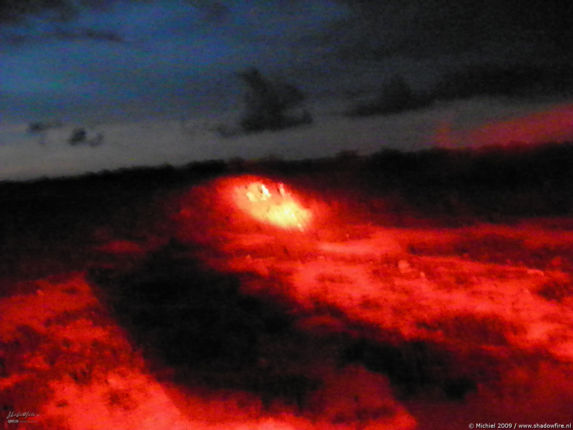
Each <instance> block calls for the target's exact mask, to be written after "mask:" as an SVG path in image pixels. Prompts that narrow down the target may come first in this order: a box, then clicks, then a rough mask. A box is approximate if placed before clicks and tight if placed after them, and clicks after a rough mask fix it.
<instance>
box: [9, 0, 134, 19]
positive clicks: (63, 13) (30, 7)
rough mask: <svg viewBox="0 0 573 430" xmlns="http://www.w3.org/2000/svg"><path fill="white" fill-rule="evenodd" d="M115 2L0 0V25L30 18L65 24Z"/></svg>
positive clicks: (94, 0) (111, 0)
mask: <svg viewBox="0 0 573 430" xmlns="http://www.w3.org/2000/svg"><path fill="white" fill-rule="evenodd" d="M134 1H135V0H134ZM139 1H143V0H139ZM116 2H117V0H79V1H74V0H0V24H20V23H23V22H24V21H25V20H26V18H28V17H32V16H41V17H44V18H47V19H49V20H53V21H62V22H65V21H70V20H71V19H73V18H75V17H77V16H78V14H79V13H80V12H81V11H82V10H83V9H92V10H102V9H105V8H107V7H109V6H110V5H111V4H113V3H116Z"/></svg>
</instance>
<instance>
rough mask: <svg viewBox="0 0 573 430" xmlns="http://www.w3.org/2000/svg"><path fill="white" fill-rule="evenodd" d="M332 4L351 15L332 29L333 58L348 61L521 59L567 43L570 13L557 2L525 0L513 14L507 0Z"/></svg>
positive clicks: (560, 49) (349, 0)
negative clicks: (335, 38) (336, 37)
mask: <svg viewBox="0 0 573 430" xmlns="http://www.w3.org/2000/svg"><path fill="white" fill-rule="evenodd" d="M337 1H338V2H340V3H342V4H344V5H346V6H348V7H349V9H350V10H351V11H352V13H351V14H350V15H349V16H348V17H347V18H345V19H344V20H343V23H342V24H341V23H339V24H338V28H337V30H338V31H341V30H342V31H344V33H345V34H344V33H343V34H342V36H343V37H345V38H346V43H343V44H341V49H340V50H339V54H340V55H341V56H342V57H344V58H349V59H364V58H366V59H382V58H384V57H385V56H389V55H397V54H401V55H404V54H406V55H411V56H420V57H425V56H434V55H437V54H445V53H450V54H452V53H458V54H459V53H464V52H473V53H475V54H480V55H486V54H494V53H496V52H507V51H512V53H513V54H514V55H520V54H522V55H527V53H531V52H535V53H538V54H542V53H544V50H545V53H546V54H556V53H563V54H568V52H569V49H568V47H569V46H571V44H572V43H573V37H572V36H573V32H572V28H571V25H570V23H569V22H568V19H567V18H566V17H570V16H571V15H572V14H573V5H572V4H571V3H570V2H565V1H560V0H549V1H548V2H543V3H539V2H535V1H533V0H526V1H524V2H520V4H519V9H518V10H517V9H516V8H517V6H516V5H515V2H513V1H510V0H484V1H482V2H474V1H472V0H459V1H457V2H455V3H452V2H450V1H448V0H429V1H424V2H419V1H415V0H406V1H398V0H388V1H384V2H379V1H376V0H337ZM339 34H340V33H339ZM358 48H360V49H358ZM515 48H518V50H514V49H515ZM568 55H569V54H568Z"/></svg>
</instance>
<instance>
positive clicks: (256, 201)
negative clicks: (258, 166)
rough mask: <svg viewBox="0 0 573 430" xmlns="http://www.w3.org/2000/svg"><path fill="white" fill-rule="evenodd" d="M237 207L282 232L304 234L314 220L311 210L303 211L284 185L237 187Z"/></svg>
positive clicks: (259, 183) (260, 183) (261, 183)
mask: <svg viewBox="0 0 573 430" xmlns="http://www.w3.org/2000/svg"><path fill="white" fill-rule="evenodd" d="M233 199H234V202H235V204H236V205H237V206H238V207H239V208H240V209H241V210H242V211H244V212H246V213H248V214H250V215H251V216H252V217H253V218H255V219H256V220H258V221H260V222H263V223H266V224H271V225H274V226H276V227H280V228H283V229H287V230H289V229H298V230H301V231H303V230H304V229H305V227H306V226H307V225H308V224H309V222H310V220H311V213H310V211H309V210H307V209H305V208H303V207H302V206H301V205H300V204H299V203H298V202H297V201H296V200H295V198H294V196H293V195H292V193H291V192H290V191H288V190H287V188H286V187H285V185H284V184H283V183H275V182H272V181H262V180H255V181H252V182H248V183H244V184H239V185H236V186H235V187H234V189H233Z"/></svg>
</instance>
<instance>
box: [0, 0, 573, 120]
mask: <svg viewBox="0 0 573 430" xmlns="http://www.w3.org/2000/svg"><path fill="white" fill-rule="evenodd" d="M476 3H478V5H476ZM516 3H519V5H516ZM570 12H572V9H571V6H570V5H569V2H561V1H558V0H548V1H545V2H534V1H530V0H526V1H523V2H512V1H509V0H506V1H493V0H487V1H485V2H471V1H469V0H460V1H458V2H447V1H445V0H428V1H420V2H417V1H414V0H407V1H397V0H388V1H374V0H312V1H302V0H301V1H298V0H251V1H242V2H241V1H224V0H222V1H208V0H155V1H153V0H147V1H146V0H101V1H96V0H50V1H45V0H43V1H40V0H20V1H15V0H13V1H10V0H9V1H2V2H0V65H1V66H0V67H1V75H0V109H1V110H0V114H1V115H2V118H3V119H11V120H16V119H17V120H25V121H27V120H45V119H50V118H58V119H63V120H68V119H71V120H79V119H98V118H99V119H102V120H104V119H105V120H109V119H110V118H122V119H125V118H134V117H152V116H161V115H169V116H174V115H175V116H177V115H184V114H189V113H192V112H197V111H202V112H205V111H217V110H220V109H233V108H234V107H238V106H239V103H240V92H241V85H240V82H239V81H238V79H237V78H236V76H235V75H234V73H235V72H237V71H239V70H241V69H244V68H246V67H248V66H256V67H259V68H260V69H261V70H262V71H263V72H264V73H266V74H270V75H275V76H279V77H282V78H284V79H286V80H289V81H291V82H293V83H295V84H296V85H298V86H300V87H301V88H302V89H303V90H304V91H305V92H307V93H308V94H310V95H311V96H313V97H317V98H318V97H326V96H332V97H343V96H344V95H345V94H347V93H349V92H353V91H354V92H356V91H359V90H361V89H362V90H367V89H369V88H373V87H376V85H378V84H379V83H380V82H381V81H382V80H383V79H384V78H387V77H389V76H391V75H393V74H396V73H398V74H401V75H403V76H405V77H406V79H407V80H408V82H409V83H410V84H411V85H412V86H414V87H421V88H422V87H427V86H428V85H431V84H432V82H433V81H435V80H436V79H437V77H438V76H440V74H442V73H444V71H447V70H449V69H452V68H455V67H457V66H459V65H464V64H472V63H475V62H479V61H494V62H501V63H503V62H508V61H518V62H532V63H533V62H535V63H540V64H545V65H551V64H553V62H554V61H557V60H559V61H562V60H563V58H564V56H567V53H568V51H569V48H568V47H569V46H570V45H569V42H570V41H571V30H570V20H569V19H568V18H567V16H569V17H570V16H572V15H568V14H569V13H570Z"/></svg>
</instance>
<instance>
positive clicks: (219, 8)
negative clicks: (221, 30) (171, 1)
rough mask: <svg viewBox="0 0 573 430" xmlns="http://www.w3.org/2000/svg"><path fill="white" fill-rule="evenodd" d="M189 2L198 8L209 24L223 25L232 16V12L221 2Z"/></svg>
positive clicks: (188, 0) (206, 0)
mask: <svg viewBox="0 0 573 430" xmlns="http://www.w3.org/2000/svg"><path fill="white" fill-rule="evenodd" d="M187 2H188V3H189V4H190V5H191V6H193V7H195V8H197V9H198V10H199V11H200V12H201V13H202V14H203V19H205V20H206V21H207V22H213V23H218V24H220V23H223V22H224V21H226V20H227V18H229V17H230V15H231V10H230V9H229V7H227V6H226V5H225V4H224V3H222V2H220V1H210V0H187Z"/></svg>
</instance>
